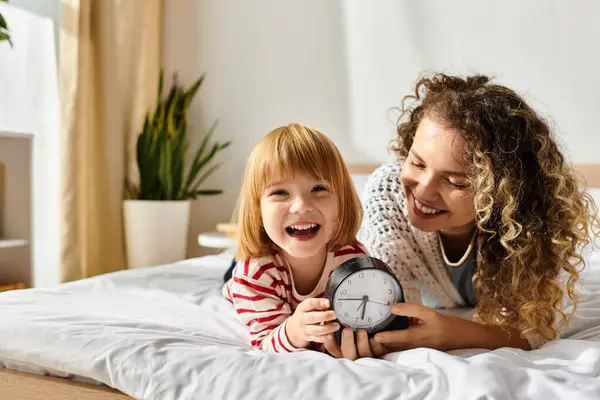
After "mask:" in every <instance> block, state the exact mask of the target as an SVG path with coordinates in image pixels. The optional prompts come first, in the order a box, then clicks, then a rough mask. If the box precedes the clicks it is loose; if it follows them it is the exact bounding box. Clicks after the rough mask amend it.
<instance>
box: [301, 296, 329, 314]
mask: <svg viewBox="0 0 600 400" xmlns="http://www.w3.org/2000/svg"><path fill="white" fill-rule="evenodd" d="M328 308H329V300H327V299H316V298H310V299H305V300H303V301H302V302H301V303H300V304H298V307H296V310H300V311H301V312H309V311H314V310H327V309H328Z"/></svg>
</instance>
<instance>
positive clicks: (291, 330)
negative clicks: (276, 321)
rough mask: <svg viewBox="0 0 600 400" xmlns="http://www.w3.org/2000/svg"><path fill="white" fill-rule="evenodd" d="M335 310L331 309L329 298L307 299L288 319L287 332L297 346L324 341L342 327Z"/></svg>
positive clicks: (289, 338)
mask: <svg viewBox="0 0 600 400" xmlns="http://www.w3.org/2000/svg"><path fill="white" fill-rule="evenodd" d="M336 318H337V316H336V314H335V311H331V310H329V300H327V299H315V298H310V299H305V300H304V301H302V303H300V304H298V307H297V308H296V310H295V311H294V314H293V315H292V316H291V317H289V318H288V319H287V322H286V325H285V334H286V335H287V338H288V340H289V341H290V344H291V345H292V346H294V347H296V348H306V347H308V346H309V345H310V343H311V342H316V343H324V342H325V340H326V338H327V336H328V335H331V334H332V333H333V332H335V331H337V330H338V329H340V325H339V324H338V323H337V322H331V321H335V319H336Z"/></svg>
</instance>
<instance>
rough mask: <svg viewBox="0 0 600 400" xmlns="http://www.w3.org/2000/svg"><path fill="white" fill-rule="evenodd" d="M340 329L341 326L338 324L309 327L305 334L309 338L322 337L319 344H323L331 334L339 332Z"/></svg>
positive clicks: (306, 328) (305, 329)
mask: <svg viewBox="0 0 600 400" xmlns="http://www.w3.org/2000/svg"><path fill="white" fill-rule="evenodd" d="M339 329H340V324H338V323H337V322H333V323H328V324H325V325H307V326H306V327H305V328H304V332H305V333H306V334H307V335H308V336H311V337H313V338H319V337H322V338H321V340H319V341H318V342H319V343H323V342H324V340H325V336H327V335H328V334H330V333H334V332H337V331H338V330H339Z"/></svg>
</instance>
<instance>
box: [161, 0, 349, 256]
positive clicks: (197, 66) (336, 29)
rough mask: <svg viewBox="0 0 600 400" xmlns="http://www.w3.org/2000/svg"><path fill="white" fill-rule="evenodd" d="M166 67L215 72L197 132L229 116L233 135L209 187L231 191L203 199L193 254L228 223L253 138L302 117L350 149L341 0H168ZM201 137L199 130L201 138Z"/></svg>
mask: <svg viewBox="0 0 600 400" xmlns="http://www.w3.org/2000/svg"><path fill="white" fill-rule="evenodd" d="M164 21H165V26H164V29H165V31H164V50H163V51H164V53H163V63H164V67H165V72H166V74H167V75H170V74H171V73H172V72H173V71H178V72H179V74H180V77H181V80H182V81H183V82H185V83H190V82H192V81H193V80H194V79H195V78H196V77H198V76H199V75H200V74H201V73H203V72H207V79H206V82H205V86H204V87H203V88H202V89H201V90H200V92H199V94H198V97H197V99H196V101H195V102H194V104H193V106H192V110H191V112H190V116H191V120H190V127H191V129H192V131H193V132H195V134H196V135H200V134H201V133H202V129H203V128H205V129H206V128H207V127H209V126H210V125H211V124H212V122H213V121H214V120H215V119H219V120H220V125H219V127H218V130H217V132H216V136H215V137H216V138H218V139H219V140H229V139H231V140H233V144H232V147H231V148H230V149H227V150H226V154H224V156H225V157H221V160H222V161H225V165H224V166H223V167H222V168H221V169H220V170H219V171H218V172H217V173H216V174H215V175H214V178H213V179H211V180H210V182H207V184H206V187H207V188H208V187H209V186H214V187H219V188H224V189H225V190H226V193H225V194H223V195H221V196H218V197H213V198H208V197H207V198H201V199H200V200H198V201H197V202H196V204H195V206H194V207H193V210H192V224H191V228H192V229H191V233H190V242H189V252H190V255H197V254H201V249H200V248H199V247H198V245H197V244H196V243H195V236H196V235H197V233H198V232H200V231H203V230H214V227H215V224H216V223H217V222H221V221H228V220H229V219H230V217H231V213H232V210H233V208H234V205H235V202H236V200H237V195H238V190H239V187H240V183H241V174H242V171H243V168H244V164H245V162H246V159H247V156H248V154H249V152H250V150H251V148H252V146H254V144H255V143H256V142H257V141H258V140H259V139H260V138H261V137H262V136H263V135H265V134H266V133H268V132H269V131H270V130H272V129H274V128H275V127H277V126H279V125H282V124H286V123H289V122H293V121H300V122H303V123H306V124H309V125H312V126H314V127H315V128H318V129H320V130H322V131H323V132H324V133H326V134H328V135H329V136H330V137H331V138H332V139H333V140H335V141H336V142H337V143H338V145H339V146H340V149H341V151H342V152H343V153H344V155H345V156H346V157H349V158H354V159H357V158H359V157H360V153H358V152H356V151H355V150H354V149H353V147H352V146H351V145H350V144H349V143H346V142H345V141H346V138H347V137H348V135H347V132H348V129H349V125H348V122H349V120H348V110H347V104H348V103H347V102H348V94H347V85H346V81H347V78H346V74H345V60H344V49H343V41H344V38H343V36H342V16H341V2H340V1H338V0H328V1H322V0H303V1H292V2H288V1H285V2H284V1H280V0H258V1H251V2H246V1H239V0H206V1H196V0H177V1H166V2H165V20H164ZM197 140H199V138H196V141H197Z"/></svg>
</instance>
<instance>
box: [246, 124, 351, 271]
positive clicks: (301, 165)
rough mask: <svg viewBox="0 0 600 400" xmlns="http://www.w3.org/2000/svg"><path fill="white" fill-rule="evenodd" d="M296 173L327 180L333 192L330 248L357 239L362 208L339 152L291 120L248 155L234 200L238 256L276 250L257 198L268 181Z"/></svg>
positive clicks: (332, 145) (315, 132)
mask: <svg viewBox="0 0 600 400" xmlns="http://www.w3.org/2000/svg"><path fill="white" fill-rule="evenodd" d="M299 171H301V172H304V173H307V174H310V175H312V176H314V177H315V178H316V179H322V180H326V181H328V182H330V183H331V185H332V189H333V191H334V193H335V195H336V196H337V201H338V218H337V226H336V229H335V230H334V232H333V236H332V238H331V240H330V242H329V247H330V249H336V248H338V247H341V246H344V245H347V244H350V243H352V242H354V241H355V240H356V234H357V232H358V229H359V227H360V222H361V219H362V206H361V203H360V199H359V198H358V195H357V194H356V190H355V189H354V184H353V182H352V180H351V178H350V173H349V172H348V169H347V167H346V163H345V162H344V160H343V158H342V155H341V154H340V152H339V150H338V148H337V147H336V146H335V144H334V143H333V142H332V141H331V140H330V139H329V138H328V137H327V136H325V135H324V134H322V133H321V132H319V131H317V130H315V129H312V128H309V127H308V126H305V125H301V124H290V125H287V126H281V127H279V128H277V129H275V130H273V131H271V132H270V133H268V134H267V135H266V136H265V137H264V138H263V139H262V140H261V141H260V142H259V143H258V144H257V145H256V147H254V149H253V150H252V153H251V154H250V158H249V159H248V164H247V165H246V172H245V174H244V183H243V185H242V190H241V193H240V199H239V204H238V215H237V226H238V227H237V230H238V232H237V233H238V252H237V255H236V256H237V257H236V258H237V259H238V260H246V259H249V258H255V257H261V256H264V255H265V254H268V253H269V252H270V251H273V250H275V249H276V248H277V246H276V245H275V243H273V241H271V239H270V238H269V237H268V236H267V233H266V232H265V230H264V227H263V223H262V213H261V208H260V200H261V197H262V195H263V192H264V190H265V188H266V187H267V185H268V184H269V180H270V179H274V178H275V179H277V178H279V179H285V178H286V177H290V176H292V175H293V174H294V172H299Z"/></svg>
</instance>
